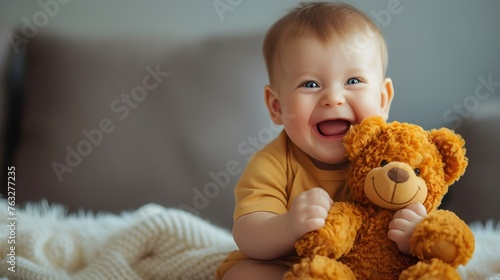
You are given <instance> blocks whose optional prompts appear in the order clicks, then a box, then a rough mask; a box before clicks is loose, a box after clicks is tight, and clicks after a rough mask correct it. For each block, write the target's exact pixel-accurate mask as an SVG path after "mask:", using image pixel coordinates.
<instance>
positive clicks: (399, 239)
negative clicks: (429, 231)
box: [387, 202, 427, 254]
mask: <svg viewBox="0 0 500 280" xmlns="http://www.w3.org/2000/svg"><path fill="white" fill-rule="evenodd" d="M426 216H427V210H426V209H425V207H424V205H423V204H422V203H420V202H418V203H417V202H416V203H412V204H410V205H408V206H406V207H405V208H403V209H400V210H398V211H397V212H396V213H394V216H393V217H392V221H391V222H390V223H389V232H388V233H387V237H389V239H390V240H392V241H394V242H396V244H397V245H398V248H399V251H401V252H402V253H404V254H410V237H411V235H412V234H413V231H414V230H415V228H416V227H417V224H418V223H419V222H420V221H421V220H422V219H424V218H425V217H426Z"/></svg>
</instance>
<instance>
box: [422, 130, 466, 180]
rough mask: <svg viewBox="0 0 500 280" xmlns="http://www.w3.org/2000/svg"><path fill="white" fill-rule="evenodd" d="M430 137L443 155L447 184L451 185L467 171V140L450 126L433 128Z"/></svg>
mask: <svg viewBox="0 0 500 280" xmlns="http://www.w3.org/2000/svg"><path fill="white" fill-rule="evenodd" d="M429 138H430V139H431V141H432V142H433V143H434V145H436V147H437V149H438V151H439V153H440V154H441V156H442V157H443V163H444V174H445V182H446V184H447V185H451V184H452V183H453V182H455V181H456V180H458V178H460V176H462V175H463V174H464V173H465V168H466V167H467V163H468V162H467V157H465V141H464V139H463V138H462V137H461V136H460V135H458V134H456V133H455V132H453V131H452V130H450V129H448V128H440V129H437V130H436V129H433V130H431V131H430V132H429Z"/></svg>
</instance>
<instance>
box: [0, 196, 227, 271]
mask: <svg viewBox="0 0 500 280" xmlns="http://www.w3.org/2000/svg"><path fill="white" fill-rule="evenodd" d="M6 210H7V204H6V201H5V200H1V201H0V221H2V222H1V224H2V227H1V228H0V238H1V240H0V244H1V245H0V253H1V255H0V256H1V257H2V259H0V278H1V277H5V279H58V280H59V279H89V280H90V279H92V280H95V279H179V280H181V279H186V280H187V279H192V280H197V279H202V280H203V279H215V271H216V268H217V266H218V265H219V264H220V262H221V261H222V260H223V259H224V258H225V257H226V255H227V254H228V253H229V252H230V251H232V250H235V249H236V245H235V243H234V241H233V238H232V236H231V234H230V233H229V232H228V231H226V230H223V229H221V228H218V227H215V226H214V225H212V224H210V223H208V222H207V221H204V220H202V219H200V218H198V217H196V216H194V215H192V214H190V213H187V212H185V211H181V210H177V209H168V208H163V207H161V206H158V205H155V204H149V205H145V206H143V207H142V208H140V209H138V210H136V211H134V212H130V213H124V214H122V215H111V214H98V215H91V214H88V213H87V214H85V213H79V215H69V216H68V215H66V213H65V210H64V208H63V207H61V206H51V207H49V206H48V204H47V203H46V202H45V203H41V204H38V205H30V206H28V207H26V209H16V213H15V217H16V218H17V220H15V227H16V228H15V230H16V231H15V233H14V232H11V231H10V229H9V227H8V226H5V225H4V222H5V221H8V222H7V224H9V223H10V222H12V221H13V220H8V219H7V218H8V216H7V211H6ZM12 235H14V236H13V238H11V239H10V240H12V239H14V240H15V244H14V245H12V244H10V245H9V244H7V243H8V240H9V236H12ZM10 246H15V259H13V258H12V257H11V256H9V254H11V251H10V249H11V248H10ZM11 255H12V254H11ZM9 260H15V261H14V262H10V263H9ZM13 264H15V267H14V268H12V265H13ZM9 269H10V270H9ZM12 270H14V271H15V272H12Z"/></svg>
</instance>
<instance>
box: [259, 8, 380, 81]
mask: <svg viewBox="0 0 500 280" xmlns="http://www.w3.org/2000/svg"><path fill="white" fill-rule="evenodd" d="M311 34H312V35H314V36H315V37H316V38H317V39H318V40H320V41H321V43H323V44H331V43H334V42H342V41H343V42H345V41H347V40H348V39H351V38H354V37H355V36H356V35H359V34H363V35H365V36H369V37H374V36H375V37H376V39H378V41H379V45H380V52H381V58H382V67H383V69H382V71H383V75H384V76H385V73H386V70H387V63H388V55H387V45H386V43H385V40H384V37H383V35H382V32H381V31H380V29H379V28H378V27H377V25H376V24H375V23H374V22H373V21H372V20H371V19H370V18H369V17H368V16H367V15H366V14H365V13H363V12H362V11H360V10H358V9H356V8H354V7H353V6H350V5H348V4H343V3H301V4H300V5H299V6H298V7H296V8H294V9H293V10H292V11H290V13H288V14H287V15H285V16H284V17H282V18H281V19H280V20H278V21H277V22H276V23H274V24H273V25H272V26H271V28H269V30H268V31H267V34H266V36H265V39H264V44H263V52H264V59H265V62H266V67H267V73H268V76H269V81H270V82H271V84H272V80H273V75H274V72H273V71H275V65H274V64H275V63H276V59H277V55H278V53H279V51H280V50H281V49H282V48H283V46H284V44H285V43H286V42H287V41H289V40H291V39H295V38H301V37H304V36H306V35H311ZM366 38H367V37H365V39H366Z"/></svg>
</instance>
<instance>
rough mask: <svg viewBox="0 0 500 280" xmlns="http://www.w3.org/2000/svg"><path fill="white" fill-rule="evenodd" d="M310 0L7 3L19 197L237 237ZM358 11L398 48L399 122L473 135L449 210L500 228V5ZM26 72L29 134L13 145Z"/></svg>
mask: <svg viewBox="0 0 500 280" xmlns="http://www.w3.org/2000/svg"><path fill="white" fill-rule="evenodd" d="M299 2H301V1H284V0H279V1H264V0H215V1H214V0H209V1H194V0H184V1H181V0H175V1H159V0H156V1H153V0H149V1H132V0H125V1H123V0H122V1H118V0H110V1H97V0H85V1H84V0H59V1H57V0H40V1H6V0H3V1H0V26H1V29H0V30H1V33H0V35H1V36H2V41H3V44H2V47H1V48H0V50H1V51H2V56H1V57H2V58H1V59H0V62H1V63H2V65H5V66H2V69H3V70H2V71H0V73H1V74H2V75H3V77H4V78H2V80H0V81H2V85H3V90H2V91H0V93H2V98H1V103H0V104H1V105H2V106H3V109H4V110H2V113H3V114H2V116H3V117H2V120H3V121H2V131H4V135H5V137H4V142H6V143H7V144H5V145H6V147H7V148H6V149H7V150H6V151H7V152H6V154H5V149H4V150H3V151H2V153H3V154H0V155H2V156H3V157H4V158H5V159H4V162H5V164H6V165H9V164H10V165H12V164H13V165H15V166H16V169H17V170H18V171H17V176H18V185H17V186H18V192H17V196H18V197H17V199H18V201H20V202H25V201H38V200H40V199H42V198H46V199H48V200H49V201H51V202H57V203H62V204H64V205H67V206H68V207H69V208H70V209H72V210H74V209H78V208H82V209H86V210H89V211H113V212H118V211H123V210H128V209H133V208H136V207H138V206H140V205H142V204H144V203H148V202H154V203H159V204H162V205H165V206H170V207H181V208H184V209H186V210H189V211H191V212H193V213H196V214H198V215H200V216H202V217H205V218H207V219H209V220H211V221H213V222H214V223H216V224H219V225H222V226H224V227H228V228H229V227H230V226H231V216H232V207H233V193H232V187H233V186H234V183H235V182H236V180H237V177H238V175H239V173H240V172H241V168H243V167H244V165H245V163H246V160H247V159H248V157H249V155H250V153H251V152H252V150H255V149H257V148H258V147H260V146H262V145H263V144H265V143H266V142H268V141H269V140H270V139H271V138H272V137H274V136H275V135H277V132H278V130H279V128H276V127H274V126H272V125H270V123H269V117H268V115H267V112H266V109H265V106H264V102H263V98H262V96H263V91H262V89H263V86H264V85H265V84H266V83H267V76H266V74H265V67H264V62H263V59H262V56H261V49H260V48H261V44H262V39H263V36H264V34H265V32H266V30H267V28H269V27H270V25H272V23H274V22H275V21H276V20H277V19H279V18H280V17H281V16H282V15H284V14H285V13H286V12H287V10H288V9H290V8H292V7H294V6H295V5H296V4H297V3H299ZM345 2H347V3H350V4H352V5H354V6H356V7H358V8H360V9H361V10H363V11H365V12H366V13H367V14H368V15H370V16H371V17H372V18H373V19H374V20H375V22H376V23H377V24H378V25H379V27H380V28H381V30H382V32H383V33H384V35H385V38H386V40H387V43H388V49H389V67H388V76H390V77H391V78H392V79H393V81H394V86H395V92H396V95H395V99H394V102H393V104H392V107H391V114H390V119H391V120H398V121H406V122H412V123H416V124H419V125H422V126H423V127H424V128H426V129H431V128H438V127H442V126H446V127H450V128H453V129H456V130H457V131H458V132H460V133H463V135H464V137H465V138H466V141H467V145H468V146H467V147H468V149H469V151H470V152H471V153H469V157H470V166H469V169H468V171H467V174H466V176H464V177H463V179H462V180H460V182H459V183H458V184H457V187H456V188H455V187H453V188H452V190H451V191H450V193H449V195H448V197H447V200H446V201H445V203H444V206H445V207H448V208H450V209H452V210H454V211H456V212H457V213H458V214H459V215H460V216H461V217H463V218H464V219H466V220H467V221H468V222H471V221H475V220H486V219H489V218H495V219H500V209H499V206H497V205H498V199H499V198H500V183H499V182H498V180H497V179H496V178H495V177H494V175H496V174H497V173H498V172H499V171H500V151H499V150H500V149H499V148H498V144H497V143H499V141H498V140H500V127H499V125H498V124H499V123H500V117H499V115H500V105H499V103H500V101H499V99H500V98H499V97H498V96H499V93H500V33H499V30H500V1H496V0H483V1H466V0H461V1H452V0H446V1H430V0H426V1H410V0H401V1H396V0H383V1H376V2H375V1H345ZM13 34H15V35H13ZM22 38H24V39H25V40H23V39H22ZM18 48H19V52H16V50H17V49H18ZM21 56H22V57H21ZM20 57H21V58H20ZM16 59H17V60H16ZM19 61H21V62H19ZM16 63H17V64H16ZM13 65H14V66H13ZM16 65H17V66H22V67H21V68H22V71H21V73H22V79H21V80H22V82H21V85H18V86H17V89H18V91H19V92H20V93H22V96H23V99H22V102H21V103H22V104H21V106H20V108H21V109H20V110H22V111H20V110H17V109H16V110H17V111H19V112H22V114H21V119H20V123H19V127H20V130H21V133H20V138H19V140H18V141H15V143H14V144H12V143H10V144H9V143H8V142H9V141H8V139H9V137H13V134H9V133H11V130H10V129H12V127H10V126H9V123H11V122H12V117H11V116H12V111H13V110H14V109H13V108H14V107H12V103H11V101H12V98H10V97H9V96H11V95H12V89H13V88H16V87H15V86H13V85H12V84H15V82H16V81H17V80H15V79H14V80H13V78H12V76H15V75H13V74H12V72H13V71H14V72H15V71H16V70H15V69H17V68H16V67H15V66H16ZM158 65H159V67H160V68H161V71H163V72H164V73H166V72H168V73H169V75H168V77H164V81H163V80H162V81H161V83H160V85H159V86H158V88H156V89H155V91H154V92H155V94H151V95H147V98H145V100H144V101H142V100H141V101H140V102H137V103H138V105H139V106H137V108H135V107H134V108H132V107H130V108H129V109H130V114H129V115H127V116H126V117H125V118H124V119H123V120H121V119H118V118H117V117H119V116H120V115H119V114H115V113H116V112H115V111H113V110H112V109H110V105H111V104H113V102H114V100H117V98H118V99H119V98H120V96H121V94H122V93H124V92H125V93H127V92H129V93H130V91H131V89H133V88H134V86H135V85H137V84H138V83H139V84H140V83H141V81H142V79H143V77H144V75H147V74H148V73H149V72H148V71H147V70H146V67H147V66H150V67H151V68H155V67H158ZM13 69H14V70H13ZM156 92H157V93H156ZM119 104H122V105H123V104H124V102H120V103H119ZM14 115H15V114H14ZM9 116H10V117H9ZM103 118H107V119H109V120H110V121H111V122H112V124H113V125H115V129H114V130H113V132H110V133H109V134H106V133H104V134H103V140H102V143H99V144H98V145H94V146H93V147H91V149H92V151H90V152H89V154H88V155H85V156H81V157H82V160H81V162H80V163H78V164H76V165H77V166H76V167H74V168H72V167H71V168H70V169H72V171H71V172H67V173H64V175H63V178H64V180H63V181H62V182H61V181H60V180H59V179H60V178H59V179H58V178H57V176H55V174H54V173H55V171H54V166H53V163H54V162H55V161H57V162H59V163H62V164H65V160H66V161H67V156H68V153H69V152H68V150H67V149H66V147H67V146H70V148H73V149H76V148H77V147H78V144H79V143H80V142H82V141H84V140H86V136H85V135H84V134H82V130H83V129H86V130H87V131H91V130H92V129H96V128H98V127H99V122H100V121H101V120H103ZM14 119H15V118H14ZM5 139H7V140H5ZM89 141H90V140H89ZM469 143H470V144H469ZM82 145H83V144H82ZM82 149H83V148H82ZM9 153H12V156H9ZM9 158H10V159H9ZM65 165H66V166H67V162H66V164H65ZM231 172H232V173H231ZM226 174H229V175H228V176H226ZM4 176H5V175H4ZM226 179H227V180H226Z"/></svg>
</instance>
